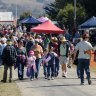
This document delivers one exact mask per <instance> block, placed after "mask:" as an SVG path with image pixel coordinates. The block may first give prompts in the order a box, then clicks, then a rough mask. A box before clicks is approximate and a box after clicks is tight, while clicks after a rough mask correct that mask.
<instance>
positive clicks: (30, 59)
mask: <svg viewBox="0 0 96 96" xmlns="http://www.w3.org/2000/svg"><path fill="white" fill-rule="evenodd" d="M35 60H36V57H35V56H34V51H32V50H30V51H29V54H28V57H27V68H29V70H30V74H29V75H30V80H31V81H33V80H34V74H35V72H36V64H35Z"/></svg>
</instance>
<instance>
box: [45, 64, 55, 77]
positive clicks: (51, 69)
mask: <svg viewBox="0 0 96 96" xmlns="http://www.w3.org/2000/svg"><path fill="white" fill-rule="evenodd" d="M47 71H48V77H49V76H51V77H54V71H55V64H48V67H47Z"/></svg>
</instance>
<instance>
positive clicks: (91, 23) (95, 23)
mask: <svg viewBox="0 0 96 96" xmlns="http://www.w3.org/2000/svg"><path fill="white" fill-rule="evenodd" d="M92 27H96V17H95V16H93V17H91V18H90V19H88V20H87V21H85V22H84V23H83V24H81V25H80V26H79V28H92Z"/></svg>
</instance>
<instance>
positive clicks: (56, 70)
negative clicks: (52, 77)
mask: <svg viewBox="0 0 96 96" xmlns="http://www.w3.org/2000/svg"><path fill="white" fill-rule="evenodd" d="M54 71H55V74H56V75H58V72H59V59H58V58H57V57H55V70H54Z"/></svg>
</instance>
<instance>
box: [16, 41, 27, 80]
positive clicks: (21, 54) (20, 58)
mask: <svg viewBox="0 0 96 96" xmlns="http://www.w3.org/2000/svg"><path fill="white" fill-rule="evenodd" d="M25 64H26V49H25V48H24V47H23V40H18V47H17V61H16V65H17V67H18V78H19V80H23V74H24V65H25Z"/></svg>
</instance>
